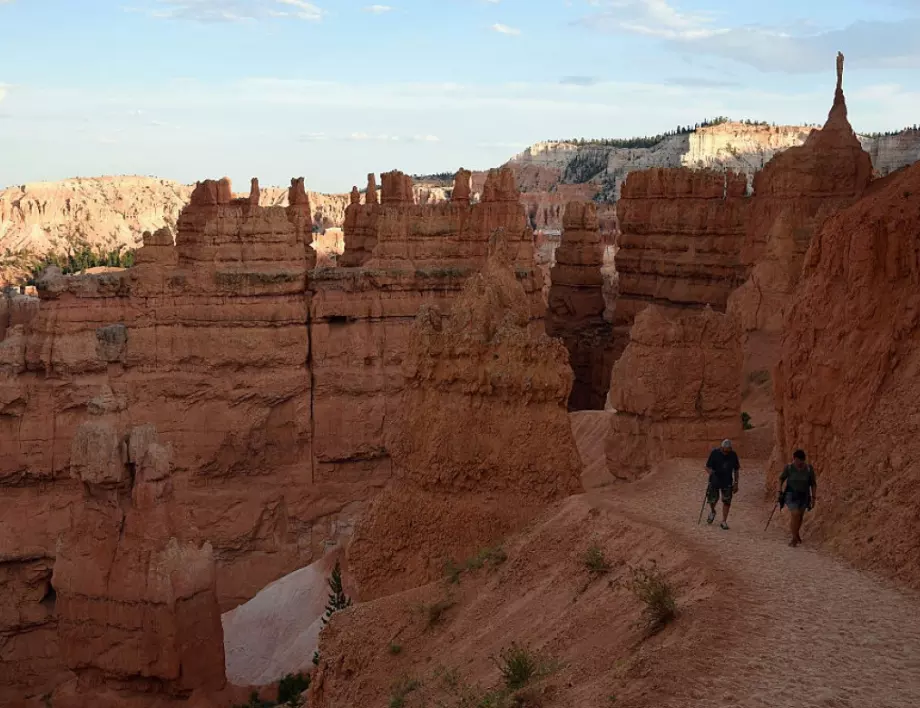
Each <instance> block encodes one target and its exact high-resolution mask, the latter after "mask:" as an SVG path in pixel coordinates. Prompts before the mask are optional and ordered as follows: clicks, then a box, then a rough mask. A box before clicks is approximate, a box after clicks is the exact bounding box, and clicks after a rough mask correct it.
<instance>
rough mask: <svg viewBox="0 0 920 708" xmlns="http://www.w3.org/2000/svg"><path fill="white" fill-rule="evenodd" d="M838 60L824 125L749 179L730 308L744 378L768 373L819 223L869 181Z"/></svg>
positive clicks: (866, 157)
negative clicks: (739, 267)
mask: <svg viewBox="0 0 920 708" xmlns="http://www.w3.org/2000/svg"><path fill="white" fill-rule="evenodd" d="M842 82H843V57H842V56H840V58H839V62H838V73H837V88H836V91H835V94H834V103H833V106H832V107H831V110H830V113H829V115H828V118H827V122H826V123H825V124H824V127H823V128H821V130H816V131H814V132H813V133H811V135H809V137H808V139H807V140H806V141H805V143H804V144H803V145H801V146H799V147H793V148H790V149H789V150H787V151H785V152H783V153H782V154H780V155H778V156H776V157H775V158H774V159H773V160H772V161H771V162H770V163H769V164H767V166H766V167H765V168H764V169H763V170H762V171H761V172H758V173H757V175H756V176H755V177H754V196H753V198H752V199H751V210H750V215H749V218H748V222H747V228H746V232H745V235H744V245H743V247H742V249H741V254H740V256H741V262H742V263H743V265H744V267H745V271H746V274H747V278H746V281H745V282H744V284H743V285H742V286H741V287H740V288H738V290H737V291H736V292H735V293H733V294H732V296H731V302H730V305H729V308H730V310H731V312H732V313H733V314H734V315H735V317H736V318H737V319H738V321H739V322H740V324H741V327H742V330H743V332H744V337H745V344H744V349H745V375H746V377H750V376H752V375H754V376H756V375H757V374H755V372H769V371H771V370H772V368H773V367H774V366H775V364H776V361H777V359H778V356H779V346H780V343H779V342H780V336H781V333H782V328H783V316H784V310H785V307H786V304H787V303H788V302H789V300H790V298H791V297H792V295H793V293H794V290H795V288H796V285H797V283H798V281H799V275H800V273H801V270H802V262H803V261H804V259H805V253H806V251H807V250H808V247H809V245H810V244H811V241H812V238H813V237H814V234H815V233H816V232H817V230H818V229H819V228H820V227H821V224H822V223H824V221H825V220H826V219H827V218H828V217H829V216H831V215H832V214H835V213H837V212H838V211H840V210H841V209H844V208H845V207H846V206H848V205H849V204H852V203H853V201H854V200H856V199H857V198H858V197H859V196H860V195H861V194H862V193H863V191H864V190H865V189H866V187H868V186H869V183H870V182H871V180H872V173H873V172H872V161H871V159H870V157H869V154H868V153H867V152H865V151H864V150H863V149H862V146H861V144H860V141H859V139H858V138H857V137H856V134H855V133H854V132H853V129H852V127H851V126H850V122H849V120H848V118H847V106H846V99H845V97H844V94H843V83H842Z"/></svg>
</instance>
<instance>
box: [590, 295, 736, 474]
mask: <svg viewBox="0 0 920 708" xmlns="http://www.w3.org/2000/svg"><path fill="white" fill-rule="evenodd" d="M740 381H741V343H740V337H739V330H738V325H737V322H735V321H734V319H733V318H732V317H731V316H729V315H725V314H722V313H719V312H715V311H714V310H712V309H711V308H708V307H707V308H706V309H704V310H685V311H675V310H673V309H668V308H662V307H658V306H656V305H650V306H648V307H646V308H645V309H644V310H642V312H640V313H639V314H638V315H637V316H636V321H635V324H634V325H633V328H632V331H631V332H630V337H629V345H628V346H627V347H626V350H625V351H624V352H623V355H622V356H621V357H620V358H619V360H617V362H616V364H615V365H614V367H613V374H612V377H611V382H610V405H611V406H612V407H613V408H614V409H615V410H616V415H615V416H614V417H612V419H611V425H610V432H609V433H608V436H607V442H606V449H607V469H608V471H609V472H610V474H612V475H613V476H614V477H616V478H618V479H625V480H634V479H638V478H639V477H641V476H643V475H644V474H646V473H647V472H648V471H649V470H650V469H651V467H652V466H654V465H655V464H656V463H658V462H661V461H663V460H666V459H669V458H674V457H697V458H703V459H705V457H706V456H707V454H708V453H709V451H710V450H711V449H712V448H713V447H715V446H716V445H718V443H719V442H720V441H721V440H723V439H724V438H737V437H738V436H739V435H740V433H741V383H740Z"/></svg>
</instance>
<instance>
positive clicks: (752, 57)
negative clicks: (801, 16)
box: [579, 0, 920, 73]
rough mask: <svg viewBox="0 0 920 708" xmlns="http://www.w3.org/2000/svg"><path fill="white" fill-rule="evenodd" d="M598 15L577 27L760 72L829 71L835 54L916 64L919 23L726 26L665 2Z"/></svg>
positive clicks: (857, 60)
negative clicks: (646, 41) (654, 43)
mask: <svg viewBox="0 0 920 708" xmlns="http://www.w3.org/2000/svg"><path fill="white" fill-rule="evenodd" d="M591 4H592V5H593V6H595V7H596V8H598V11H597V12H595V13H594V14H591V15H589V16H587V17H584V18H582V19H581V20H580V21H579V23H580V24H582V25H585V26H588V27H593V28H595V29H599V30H602V31H608V32H617V33H623V34H637V35H643V36H646V37H652V38H657V39H661V40H663V41H664V42H665V43H666V44H669V45H670V46H672V47H673V48H675V49H677V50H680V51H685V52H687V53H688V54H691V55H700V54H709V55H714V56H719V57H724V58H728V59H732V60H734V61H737V62H740V63H742V64H748V65H749V66H753V67H755V68H756V69H759V70H761V71H777V72H785V73H808V72H812V71H824V70H827V69H828V66H833V61H834V57H835V56H836V53H837V51H838V50H842V51H843V52H844V53H845V54H847V56H848V60H849V61H850V63H851V64H855V65H862V66H877V67H888V68H902V67H913V66H918V65H920V43H918V42H917V37H918V36H920V19H905V20H901V21H898V22H893V21H892V22H882V21H876V20H871V21H857V22H854V23H852V24H850V25H847V26H845V27H842V28H840V27H838V28H818V27H816V26H814V25H813V24H810V23H807V22H804V23H803V22H798V23H795V24H792V25H784V26H767V25H746V26H727V25H725V24H721V25H720V24H718V23H717V22H716V18H715V16H714V15H712V14H711V13H699V12H697V13H688V12H683V11H681V10H680V9H679V6H678V5H677V4H676V3H670V2H668V0H593V1H592V2H591Z"/></svg>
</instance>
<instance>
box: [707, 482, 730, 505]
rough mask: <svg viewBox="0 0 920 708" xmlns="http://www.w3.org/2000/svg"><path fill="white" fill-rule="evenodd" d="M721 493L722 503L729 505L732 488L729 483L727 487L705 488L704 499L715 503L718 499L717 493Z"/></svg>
mask: <svg viewBox="0 0 920 708" xmlns="http://www.w3.org/2000/svg"><path fill="white" fill-rule="evenodd" d="M720 493H721V494H722V503H723V504H727V505H729V506H731V503H732V488H731V485H729V486H728V487H722V488H721V489H720V488H719V487H713V486H709V487H708V488H707V489H706V501H707V502H709V503H710V504H715V503H716V502H717V501H719V494H720Z"/></svg>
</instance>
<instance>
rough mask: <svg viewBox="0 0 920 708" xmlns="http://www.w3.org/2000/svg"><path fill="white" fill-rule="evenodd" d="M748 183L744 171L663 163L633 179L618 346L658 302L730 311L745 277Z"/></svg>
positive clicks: (620, 258)
mask: <svg viewBox="0 0 920 708" xmlns="http://www.w3.org/2000/svg"><path fill="white" fill-rule="evenodd" d="M745 188H746V180H745V177H744V175H740V174H735V173H732V172H724V173H719V172H713V171H709V170H688V169H667V170H664V169H655V170H646V171H642V172H634V173H632V174H631V175H630V176H629V177H628V178H627V180H626V182H625V184H624V186H623V196H622V198H621V199H620V201H619V203H618V204H617V220H618V222H619V226H620V230H621V234H620V237H619V244H618V245H619V250H618V251H617V254H616V270H617V277H618V283H617V288H618V292H617V299H616V303H615V306H614V314H613V323H614V327H615V338H616V340H617V350H618V352H621V351H622V347H623V346H625V344H626V341H627V339H628V337H629V330H630V327H631V326H632V323H633V321H634V320H635V318H636V316H637V314H638V313H639V312H640V311H641V310H642V309H644V308H645V307H646V306H647V305H649V304H650V303H653V304H656V305H660V306H662V307H668V308H678V309H686V308H702V307H705V306H707V305H708V306H711V307H712V308H713V309H715V310H717V311H721V312H724V311H725V308H726V304H727V302H728V297H729V294H730V293H731V291H732V290H733V289H734V288H736V287H737V286H738V285H739V284H740V283H741V282H742V281H743V273H744V271H743V268H742V267H741V262H740V251H741V247H742V241H743V238H744V229H745V224H746V219H747V214H748V202H749V199H748V198H747V197H746V196H745Z"/></svg>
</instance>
